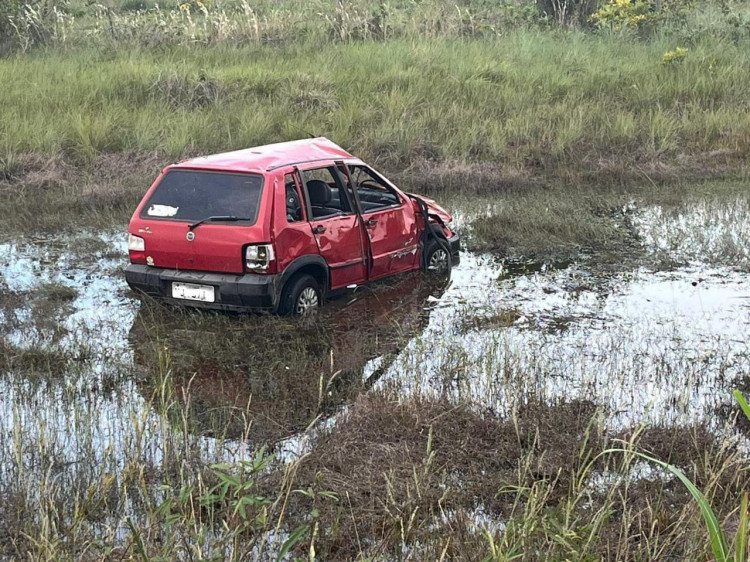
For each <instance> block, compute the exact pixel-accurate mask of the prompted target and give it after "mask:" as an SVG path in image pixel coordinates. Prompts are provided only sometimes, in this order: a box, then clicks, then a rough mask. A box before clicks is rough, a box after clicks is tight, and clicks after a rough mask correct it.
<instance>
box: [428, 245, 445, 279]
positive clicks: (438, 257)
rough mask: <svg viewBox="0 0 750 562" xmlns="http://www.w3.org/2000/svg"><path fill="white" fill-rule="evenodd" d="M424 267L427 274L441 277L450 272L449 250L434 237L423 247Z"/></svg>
mask: <svg viewBox="0 0 750 562" xmlns="http://www.w3.org/2000/svg"><path fill="white" fill-rule="evenodd" d="M424 269H425V273H427V274H429V275H435V276H441V277H442V276H446V275H448V274H450V271H451V255H450V252H448V250H447V249H446V248H445V247H444V246H443V244H440V243H438V241H437V240H435V239H432V240H430V241H429V242H428V243H427V246H426V248H425V255H424Z"/></svg>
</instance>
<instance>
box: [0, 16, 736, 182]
mask: <svg viewBox="0 0 750 562" xmlns="http://www.w3.org/2000/svg"><path fill="white" fill-rule="evenodd" d="M674 47H675V40H674V39H672V38H669V37H661V36H658V37H655V38H653V39H652V40H648V41H629V40H627V39H618V38H617V37H608V36H602V35H591V34H584V33H579V32H569V33H561V32H539V31H523V30H521V31H514V32H511V33H509V34H507V35H506V36H503V37H498V38H495V39H491V40H476V39H468V40H441V41H432V40H422V41H418V42H413V41H401V40H398V41H391V42H386V43H380V42H360V43H352V44H335V43H328V44H323V45H313V44H301V45H291V46H281V47H279V46H263V45H259V46H245V47H241V48H229V47H226V46H218V47H211V48H196V49H187V48H180V47H178V48H172V49H157V50H144V49H136V50H127V51H101V50H96V49H88V50H75V51H68V52H65V51H63V52H56V51H46V52H36V53H32V54H29V55H18V56H13V57H10V58H6V59H2V60H1V61H0V80H2V82H3V84H5V85H6V88H5V90H4V92H3V104H2V106H0V124H1V125H0V126H1V127H2V129H0V132H1V133H2V135H1V136H0V138H2V143H1V145H0V154H3V155H4V160H5V170H4V173H5V175H8V174H10V175H11V176H12V175H13V172H14V166H13V162H14V158H17V157H18V156H19V155H22V154H28V153H41V154H44V155H46V156H54V155H64V156H65V157H67V158H70V159H71V160H73V161H75V162H81V163H90V162H91V161H92V160H93V159H94V158H95V157H96V156H97V155H98V154H101V153H118V152H128V151H134V152H137V153H143V152H149V151H155V150H156V151H159V152H160V153H163V154H164V157H165V158H168V159H176V158H180V157H181V156H183V155H185V154H191V153H195V152H213V151H219V150H227V149H232V148H238V147H246V146H253V145H257V144H260V143H265V142H270V141H274V140H279V139H288V138H297V137H301V136H306V135H307V134H315V135H324V136H328V137H329V138H331V139H335V140H336V141H337V142H339V143H340V144H342V145H343V146H345V147H348V148H350V149H351V150H353V151H355V152H357V153H358V154H361V155H362V156H363V157H365V158H368V159H370V160H378V161H380V162H383V163H386V164H387V165H389V166H390V167H391V168H395V167H400V168H404V167H408V166H410V165H414V163H415V161H417V162H419V161H421V160H424V159H428V160H432V159H434V160H437V161H439V162H461V163H485V162H487V163H492V165H493V166H494V167H495V170H494V171H496V172H498V176H499V177H498V179H504V177H505V178H515V177H517V176H519V175H520V176H525V175H529V174H531V175H543V176H545V175H551V176H553V177H557V178H561V179H580V178H586V177H591V178H598V177H602V176H603V177H608V178H610V179H613V178H615V179H619V178H620V177H622V176H625V177H628V176H631V177H632V176H633V175H635V174H638V173H641V177H643V174H649V173H650V174H655V175H657V176H658V177H662V176H667V177H668V176H669V173H670V172H671V173H672V174H674V175H675V176H678V177H680V176H682V177H685V176H689V175H705V174H706V173H711V172H716V171H736V170H739V169H741V165H740V164H741V163H742V162H743V160H744V159H745V158H746V156H747V154H748V150H749V149H750V141H748V139H750V118H749V117H748V114H747V108H748V105H750V93H748V92H749V91H750V89H749V88H748V87H747V86H748V78H747V77H748V76H750V55H748V50H747V43H744V42H743V43H739V44H737V43H732V42H722V41H705V42H703V41H702V42H699V43H698V44H695V45H691V49H690V51H689V53H688V55H687V57H686V58H685V59H684V60H681V61H677V62H675V63H665V62H664V61H663V60H662V56H663V54H664V53H665V52H666V51H668V50H670V49H673V48H674ZM30 94H33V95H30ZM638 168H640V169H641V170H642V172H639V171H638ZM661 168H664V169H661Z"/></svg>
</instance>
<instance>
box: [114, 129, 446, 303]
mask: <svg viewBox="0 0 750 562" xmlns="http://www.w3.org/2000/svg"><path fill="white" fill-rule="evenodd" d="M450 221H451V216H450V215H449V214H448V213H447V212H446V211H445V210H443V209H442V208H440V207H439V206H438V205H437V204H436V203H435V202H434V201H431V200H429V199H426V198H422V197H417V196H415V195H410V194H408V193H405V192H403V191H401V190H399V189H398V188H397V187H396V186H394V185H393V184H392V183H390V182H389V181H388V180H387V179H385V178H384V177H383V176H382V175H380V174H379V173H378V172H376V171H375V170H373V169H372V168H371V167H369V166H368V165H367V164H365V163H364V162H362V161H361V160H359V159H357V158H355V157H354V156H352V155H351V154H349V153H348V152H346V151H345V150H344V149H342V148H341V147H339V146H337V145H336V144H334V143H332V142H331V141H329V140H328V139H325V138H316V139H306V140H298V141H292V142H284V143H278V144H269V145H266V146H260V147H257V148H249V149H246V150H238V151H236V152H227V153H224V154H215V155H212V156H206V157H202V158H194V159H191V160H187V161H185V162H181V163H179V164H174V165H172V166H167V167H166V168H164V170H162V173H161V174H160V175H159V177H158V178H156V181H154V183H153V185H152V186H151V188H150V189H149V190H148V191H147V192H146V195H145V196H144V197H143V200H142V201H141V203H140V205H138V208H137V209H136V210H135V213H133V217H132V218H131V219H130V225H129V227H128V232H129V234H128V251H129V254H130V265H129V266H128V267H127V268H126V269H125V278H126V280H127V282H128V285H130V287H132V288H133V289H136V290H138V291H142V292H144V293H147V294H149V295H152V296H157V297H162V298H166V299H168V300H170V301H173V302H178V303H182V304H186V305H191V306H199V307H204V308H213V309H221V310H248V309H265V310H270V311H272V312H278V313H281V314H301V313H305V312H307V311H308V310H310V309H312V308H315V307H317V306H319V305H320V304H321V303H322V302H323V299H324V298H325V297H326V296H328V295H330V294H331V293H332V292H335V291H337V290H339V289H345V288H347V287H351V286H353V285H358V284H362V283H366V282H368V281H372V280H375V279H380V278H382V277H386V276H388V275H393V274H395V273H400V272H404V271H411V270H416V269H420V268H421V269H422V270H437V271H439V272H442V273H445V272H448V271H449V270H450V268H451V266H452V265H453V264H455V263H457V261H458V252H459V246H460V244H459V237H458V235H457V234H455V233H454V232H453V231H452V230H451V229H450V227H449V226H448V223H449V222H450ZM426 225H427V227H426Z"/></svg>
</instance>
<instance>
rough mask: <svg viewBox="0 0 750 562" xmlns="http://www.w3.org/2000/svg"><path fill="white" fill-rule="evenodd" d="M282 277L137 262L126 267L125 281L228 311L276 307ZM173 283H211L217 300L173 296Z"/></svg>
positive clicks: (155, 293)
mask: <svg viewBox="0 0 750 562" xmlns="http://www.w3.org/2000/svg"><path fill="white" fill-rule="evenodd" d="M279 277H280V276H279V275H253V274H245V275H236V274H232V273H208V272H204V271H178V270H175V269H163V268H160V267H150V266H147V265H137V264H130V265H128V266H127V267H126V268H125V280H126V281H127V283H128V285H129V286H130V287H131V288H132V289H134V290H136V291H140V292H142V293H145V294H147V295H150V296H152V297H157V298H161V299H165V300H167V301H170V302H174V303H175V304H180V305H184V306H194V307H198V308H207V309H212V310H229V311H244V310H271V311H273V310H275V309H276V306H277V304H278V285H279ZM174 282H177V283H191V284H196V285H210V286H212V287H213V288H214V298H215V301H214V302H202V301H194V300H188V299H177V298H173V297H172V283H174Z"/></svg>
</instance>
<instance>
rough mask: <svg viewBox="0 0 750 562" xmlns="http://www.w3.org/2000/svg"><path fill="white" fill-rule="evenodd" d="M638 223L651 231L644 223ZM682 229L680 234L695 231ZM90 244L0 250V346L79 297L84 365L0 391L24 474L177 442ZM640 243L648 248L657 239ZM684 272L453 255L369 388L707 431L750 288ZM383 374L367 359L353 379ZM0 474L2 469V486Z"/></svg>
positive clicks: (748, 361)
mask: <svg viewBox="0 0 750 562" xmlns="http://www.w3.org/2000/svg"><path fill="white" fill-rule="evenodd" d="M701 212H703V211H701ZM706 212H707V213H710V211H706ZM649 213H650V214H649ZM642 216H643V217H652V218H651V219H650V220H653V221H659V220H661V219H660V218H659V216H660V215H659V214H658V213H656V212H655V211H651V210H647V211H646V212H645V213H644V214H643V215H642ZM639 220H641V219H639ZM642 220H643V221H645V223H644V224H646V226H642V228H643V229H646V230H647V231H648V232H646V230H644V232H646V233H645V234H644V239H646V240H650V239H649V236H652V237H657V238H658V236H661V235H660V234H658V233H659V226H658V225H653V224H651V223H649V222H648V221H647V220H646V219H642ZM695 220H696V221H697V222H695V223H691V224H693V226H691V227H690V228H698V226H697V225H699V224H700V220H703V221H704V222H705V217H704V219H700V220H699V219H695ZM688 222H689V221H688ZM709 222H710V221H709ZM737 228H744V227H737ZM649 229H650V230H649ZM649 232H650V233H652V234H649ZM737 232H740V236H739V238H736V240H735V242H734V243H735V247H736V248H739V249H740V250H741V249H742V248H744V251H745V252H747V237H746V236H745V235H746V234H747V231H744V230H738V231H737ZM742 232H744V233H745V234H742ZM653 233H656V234H653ZM87 236H88V237H89V238H98V239H99V241H100V242H101V243H100V244H98V245H95V246H94V247H95V248H99V249H98V250H96V251H94V252H92V253H91V254H89V255H83V254H82V253H81V252H76V251H75V248H74V246H73V244H74V241H67V242H65V241H63V239H62V238H58V239H43V238H39V239H32V240H29V239H19V240H17V241H15V242H9V243H8V242H6V243H2V244H0V289H1V290H3V291H13V292H22V291H29V290H31V293H30V294H29V296H28V298H27V299H25V300H22V303H21V306H20V308H18V309H16V310H15V312H14V314H15V317H14V320H15V322H16V324H14V326H17V328H15V329H14V330H13V331H11V333H10V335H9V336H8V340H9V341H10V342H12V343H14V344H16V345H21V346H24V345H31V344H37V343H38V342H40V341H42V342H46V344H47V345H53V344H54V342H51V341H50V340H49V338H47V337H46V336H45V334H44V333H42V332H44V329H43V328H39V327H38V325H37V320H38V319H35V318H34V316H33V314H32V312H33V308H32V307H31V305H30V304H29V302H28V300H29V299H31V298H32V297H33V288H34V287H35V286H36V285H37V284H39V283H45V282H56V283H61V284H64V285H66V286H69V287H73V288H75V289H76V290H77V291H78V295H77V297H76V298H75V299H74V300H73V301H72V302H71V303H70V304H69V305H67V306H65V307H62V308H60V310H59V311H58V312H59V314H60V315H61V316H60V319H61V322H62V324H63V325H64V326H65V327H66V328H67V333H66V334H64V335H63V336H62V339H61V340H60V341H59V344H60V345H61V346H62V348H63V349H71V350H75V349H78V348H85V349H86V350H87V353H88V354H89V355H88V356H89V357H92V358H93V360H88V361H83V362H80V364H75V363H74V365H73V367H72V370H71V372H69V373H66V374H61V376H60V377H59V378H58V379H55V380H54V381H45V380H42V381H36V380H34V379H33V377H30V378H29V377H26V376H25V375H20V374H18V373H3V374H2V376H1V377H0V419H1V420H2V422H1V423H2V424H3V428H2V431H0V447H2V448H3V450H5V451H8V452H10V451H17V450H18V447H20V449H21V450H20V455H21V457H22V458H23V463H24V466H25V468H28V469H34V467H35V466H36V464H35V463H37V464H38V462H39V459H40V458H41V457H46V456H51V457H52V458H55V459H57V460H56V462H58V463H59V464H60V466H64V465H65V463H76V462H79V461H80V460H82V459H96V462H102V463H105V462H106V463H112V464H113V468H115V467H116V466H117V465H118V463H120V462H121V460H122V459H123V458H127V457H128V456H129V454H132V453H133V452H134V451H137V452H138V453H137V457H138V458H141V459H150V460H151V461H153V462H154V463H155V464H158V463H160V462H161V455H162V449H161V444H162V443H163V440H164V439H172V438H175V439H176V438H177V437H175V432H176V430H175V429H174V428H170V427H168V426H165V425H164V424H165V420H164V418H163V417H161V416H159V415H158V414H157V413H156V412H155V411H154V410H153V409H152V408H151V407H150V405H149V404H148V403H146V402H145V401H144V398H143V397H142V395H141V393H140V392H139V390H138V387H137V386H136V382H135V380H134V379H135V374H134V373H133V365H132V361H133V358H132V353H131V351H130V349H129V347H128V337H127V335H128V331H129V330H130V327H131V325H132V323H133V319H134V317H135V313H136V310H137V306H138V305H137V302H136V301H134V300H133V299H131V298H130V297H129V296H128V293H127V291H126V286H125V283H124V279H123V276H122V274H121V272H120V267H121V266H122V265H123V264H124V262H125V257H124V256H125V254H126V248H125V244H126V242H125V237H124V236H123V235H122V234H121V233H107V234H102V235H96V234H88V235H87ZM743 236H744V242H743ZM720 238H721V237H720ZM725 238H726V237H723V238H722V239H725ZM712 240H715V238H711V237H704V238H702V239H697V238H696V240H695V241H694V243H693V244H694V245H693V246H690V247H691V248H692V249H691V252H693V253H692V254H691V255H693V256H700V255H701V252H700V250H699V249H698V250H696V249H695V248H696V246H695V244H697V245H698V248H700V244H704V245H705V244H708V245H710V244H713V242H711V241H712ZM650 244H652V246H653V247H658V243H657V242H655V241H654V240H651V242H650ZM743 244H744V245H743ZM705 255H706V256H709V255H710V252H707V253H705ZM745 255H747V253H746V254H745ZM685 261H690V262H691V265H690V266H687V267H683V268H680V269H676V270H674V271H671V272H662V273H653V272H649V271H647V270H643V269H642V270H637V271H634V272H629V273H616V274H601V273H596V272H592V271H591V269H590V268H589V267H587V266H586V265H584V264H574V265H572V266H570V267H568V268H565V269H547V270H545V269H540V270H538V271H532V272H526V273H524V274H520V275H514V276H510V275H507V272H506V271H504V269H503V266H502V265H501V264H500V263H499V262H497V261H496V260H493V259H491V258H489V257H485V256H475V255H472V254H469V253H466V254H464V255H463V256H462V262H461V265H460V266H459V267H458V268H456V270H455V271H454V272H453V276H452V281H451V285H450V287H449V288H448V290H447V291H445V293H444V294H443V295H442V296H441V297H440V298H439V299H438V300H437V302H431V301H428V302H425V303H424V307H425V308H426V309H428V313H429V324H428V325H427V327H426V328H425V329H424V331H423V333H422V334H420V335H418V336H416V337H414V338H412V339H411V340H410V341H409V342H408V344H407V345H406V346H405V348H404V349H403V350H402V351H401V352H400V353H399V354H398V356H397V357H396V359H395V361H394V362H393V363H392V364H391V365H390V366H388V365H387V364H386V365H385V367H386V373H385V375H384V376H383V377H382V378H381V379H380V380H379V382H378V383H377V385H378V386H380V387H383V386H392V387H395V388H397V389H399V390H401V391H402V392H404V393H409V392H415V391H419V392H424V393H431V394H443V393H447V394H449V395H451V396H458V397H462V398H466V399H471V400H472V401H475V402H477V403H478V405H479V406H480V407H490V408H492V409H494V410H497V411H500V412H506V411H509V410H512V409H513V407H514V406H515V405H516V404H518V403H519V401H523V400H527V399H528V398H529V397H530V396H534V395H540V396H541V397H543V398H545V399H548V400H558V399H559V400H568V399H573V398H583V399H590V400H593V401H594V402H596V403H598V404H602V405H605V406H607V407H608V408H609V410H610V418H609V419H610V424H611V425H613V426H620V425H623V424H627V423H629V422H631V421H637V420H644V419H647V420H652V421H690V420H692V419H710V418H711V413H712V408H713V406H714V405H715V404H716V403H717V402H723V401H728V398H729V394H728V393H729V388H730V386H731V384H732V381H733V379H735V378H736V377H737V376H738V375H741V374H744V373H747V372H750V358H749V354H748V346H747V343H746V342H747V341H748V340H749V339H750V308H749V307H750V288H749V287H748V280H749V278H750V275H749V274H748V273H746V272H740V271H736V270H731V269H730V268H720V267H711V266H708V265H705V263H706V261H705V260H704V261H703V262H701V261H700V260H685ZM503 310H513V311H514V312H513V314H512V315H510V316H508V317H509V318H510V321H511V323H512V325H511V326H510V327H494V328H493V327H489V328H482V329H476V328H472V327H471V326H472V325H471V324H470V323H469V324H467V323H466V319H467V318H469V317H482V316H492V315H493V313H496V312H498V311H503ZM0 314H7V308H6V309H5V311H0ZM2 320H3V321H5V320H6V319H5V318H2ZM363 337H366V335H363ZM55 345H56V344H55ZM388 360H390V359H388ZM384 362H386V363H387V360H385V359H382V358H378V359H375V360H374V361H371V362H370V363H369V364H368V365H367V366H366V367H365V369H364V373H365V376H369V375H370V374H372V373H373V372H375V371H376V370H377V369H378V368H379V367H380V366H381V364H382V363H384ZM325 423H335V421H334V420H328V421H326V422H325ZM19 428H23V430H22V432H21V434H18V430H19ZM14 431H16V432H17V433H16V434H15V435H14ZM39 442H44V443H46V445H45V447H46V449H45V451H40V450H38V449H37V450H35V449H34V447H35V444H36V443H39ZM307 443H308V438H307V437H303V438H299V439H298V438H296V437H291V438H290V439H288V440H286V441H285V442H283V443H281V444H280V446H279V449H280V450H281V451H282V455H283V456H284V457H288V456H295V453H299V452H301V451H302V450H304V449H305V447H306V446H307ZM246 445H247V444H241V443H234V444H232V443H225V442H219V441H218V440H213V439H210V438H198V437H190V446H191V447H196V448H197V449H198V450H202V451H204V453H205V455H206V457H207V458H211V459H217V460H218V459H222V458H231V457H232V456H233V455H237V454H239V455H243V454H245V449H244V448H243V447H245V446H246ZM186 446H187V445H186ZM9 454H10V453H9ZM87 462H90V461H87ZM71 466H74V465H71ZM10 470H12V468H11V467H9V466H2V467H0V473H1V474H3V475H4V476H5V475H7V474H8V471H10Z"/></svg>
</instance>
